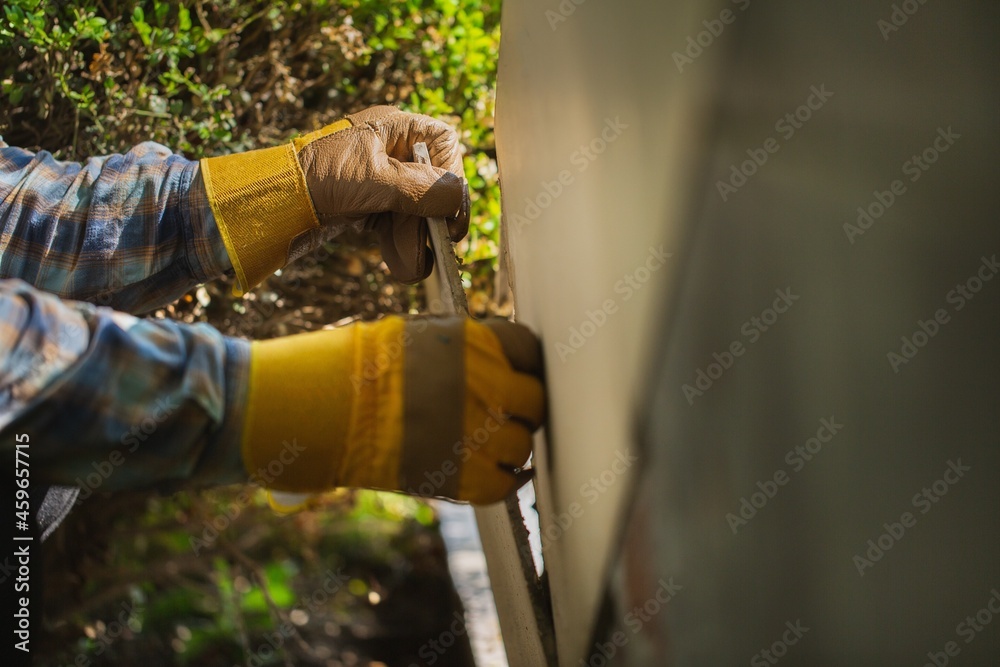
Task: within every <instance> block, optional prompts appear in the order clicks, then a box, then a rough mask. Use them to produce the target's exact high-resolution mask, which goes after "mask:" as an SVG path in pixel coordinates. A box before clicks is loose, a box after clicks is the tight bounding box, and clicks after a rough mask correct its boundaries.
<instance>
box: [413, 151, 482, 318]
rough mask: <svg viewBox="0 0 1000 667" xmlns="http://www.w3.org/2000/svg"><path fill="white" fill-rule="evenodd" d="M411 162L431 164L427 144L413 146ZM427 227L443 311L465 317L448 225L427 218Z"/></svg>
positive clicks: (465, 305) (458, 272)
mask: <svg viewBox="0 0 1000 667" xmlns="http://www.w3.org/2000/svg"><path fill="white" fill-rule="evenodd" d="M413 161H414V162H417V163H419V164H430V163H431V156H430V154H429V153H428V152H427V144H425V143H424V142H422V141H420V142H417V143H415V144H413ZM427 227H428V229H429V230H430V236H431V247H432V248H433V249H434V270H435V273H437V280H438V283H439V284H440V290H441V302H442V304H443V305H444V309H445V311H446V312H448V313H449V314H455V315H457V314H465V315H467V314H468V312H469V304H468V302H467V301H466V299H465V289H463V288H462V274H461V272H460V271H459V268H458V260H457V259H456V258H455V248H454V246H453V245H452V243H451V235H450V234H449V233H448V223H446V222H445V220H444V218H427Z"/></svg>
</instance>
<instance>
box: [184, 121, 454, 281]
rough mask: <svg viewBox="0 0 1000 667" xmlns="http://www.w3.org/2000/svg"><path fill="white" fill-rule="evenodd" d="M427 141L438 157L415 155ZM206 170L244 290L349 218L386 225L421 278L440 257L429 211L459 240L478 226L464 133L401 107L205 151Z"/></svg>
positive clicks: (401, 264) (395, 263) (407, 269)
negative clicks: (228, 149) (274, 139)
mask: <svg viewBox="0 0 1000 667" xmlns="http://www.w3.org/2000/svg"><path fill="white" fill-rule="evenodd" d="M419 141H422V142H425V143H426V144H427V150H428V152H429V153H430V157H431V163H432V165H433V166H430V165H420V164H416V163H414V162H411V160H412V151H413V144H414V143H416V142H419ZM201 171H202V176H203V179H204V182H205V189H206V192H207V194H208V199H209V203H210V204H211V207H212V212H213V213H214V214H215V218H216V222H217V224H218V226H219V230H220V232H221V234H222V238H223V241H224V243H225V244H226V250H227V252H228V253H229V257H230V260H231V261H232V263H233V268H234V269H235V271H236V277H237V280H238V282H239V288H240V289H242V290H243V291H246V290H249V289H250V288H251V287H253V286H254V285H256V284H257V283H259V282H260V281H261V280H263V279H264V278H265V277H266V276H268V275H270V274H271V273H273V272H274V271H276V270H278V269H280V268H281V267H283V266H284V265H285V264H287V263H288V262H289V261H291V260H292V259H294V258H295V257H297V256H299V255H301V254H303V253H304V252H307V251H308V250H310V249H312V248H314V247H316V246H317V245H318V244H319V243H321V242H322V241H323V240H324V239H328V238H331V237H332V236H334V235H336V234H337V233H339V232H340V231H343V230H344V229H345V228H346V227H347V226H354V227H356V228H358V229H361V228H364V229H376V230H377V231H378V233H379V241H380V245H381V247H382V254H383V258H384V259H385V261H386V264H387V265H388V266H389V269H390V270H391V271H392V273H393V274H394V275H395V276H396V277H397V278H398V279H400V280H402V281H403V282H416V281H419V280H422V279H423V278H425V277H427V275H428V274H429V273H430V270H431V266H432V264H433V254H432V253H431V251H430V250H429V249H428V248H427V229H426V222H425V221H424V220H423V218H426V217H429V216H436V217H444V218H446V219H447V220H448V228H449V231H450V232H451V237H452V239H453V240H455V241H458V240H460V239H461V238H462V237H463V236H465V234H466V232H467V231H468V227H469V190H468V184H467V183H466V181H465V175H464V169H463V166H462V155H461V149H460V144H459V139H458V135H457V134H456V133H455V131H454V130H452V129H451V127H450V126H448V125H447V124H446V123H444V122H442V121H439V120H435V119H433V118H429V117H427V116H421V115H417V114H410V113H404V112H402V111H400V110H398V109H396V108H394V107H389V106H377V107H371V108H369V109H365V110H364V111H361V112H359V113H356V114H351V115H349V116H347V117H346V118H345V119H343V120H340V121H337V122H336V123H333V124H331V125H327V126H326V127H324V128H322V129H320V130H317V131H315V132H312V133H310V134H307V135H305V136H302V137H299V138H297V139H295V140H294V141H292V142H291V143H288V144H285V145H283V146H276V147H274V148H264V149H260V150H254V151H248V152H246V153H237V154H234V155H226V156H222V157H215V158H205V159H203V160H202V161H201Z"/></svg>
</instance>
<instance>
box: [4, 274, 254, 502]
mask: <svg viewBox="0 0 1000 667" xmlns="http://www.w3.org/2000/svg"><path fill="white" fill-rule="evenodd" d="M248 348H249V346H248V344H247V343H245V342H243V341H239V340H236V339H231V338H226V337H224V336H222V335H221V334H220V333H219V332H218V331H216V330H214V329H212V328H211V327H209V326H207V325H204V324H197V325H184V324H178V323H174V322H169V321H155V320H140V319H136V318H134V317H131V316H129V315H125V314H123V313H119V312H115V311H112V310H110V309H106V308H97V307H94V306H92V305H90V304H85V303H79V302H70V301H62V300H60V299H58V298H57V297H54V296H52V295H49V294H45V293H42V292H39V291H38V290H35V289H33V288H31V287H30V286H28V285H27V284H25V283H23V282H20V281H14V280H5V281H0V451H2V452H3V453H4V457H5V458H7V457H12V456H13V450H14V444H15V439H16V437H17V435H18V434H27V436H28V437H29V438H30V442H31V450H30V451H31V463H32V474H33V477H34V476H36V475H37V477H36V479H38V480H39V481H40V482H43V483H47V484H64V485H71V486H83V487H85V488H87V489H93V488H95V487H98V486H99V487H100V488H101V490H108V491H111V490H119V489H128V488H142V487H149V486H155V485H167V486H173V485H177V484H183V485H217V484H228V483H236V482H240V481H244V482H245V481H246V479H247V474H246V472H245V470H244V466H243V463H242V458H241V455H240V443H239V438H240V429H241V425H242V421H243V410H244V405H245V402H246V384H247V373H248V363H249V349H248Z"/></svg>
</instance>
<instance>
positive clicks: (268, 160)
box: [201, 119, 351, 294]
mask: <svg viewBox="0 0 1000 667" xmlns="http://www.w3.org/2000/svg"><path fill="white" fill-rule="evenodd" d="M348 127H351V121H349V120H347V119H344V120H340V121H337V122H336V123H332V124H331V125H327V126H326V127H324V128H322V129H321V130H317V131H316V132H311V133H310V134H307V135H305V136H304V137H299V138H298V139H296V140H295V141H293V142H292V143H288V144H285V145H283V146H275V147H273V148H263V149H259V150H254V151H247V152H246V153H234V154H232V155H224V156H222V157H212V158H204V159H202V160H201V172H202V177H203V179H204V181H205V191H206V193H207V194H208V201H209V204H210V205H211V207H212V213H214V214H215V221H216V224H217V225H218V227H219V232H220V233H221V234H222V241H223V243H225V245H226V252H227V253H229V259H230V261H232V263H233V269H234V270H235V271H236V279H237V286H236V290H235V291H236V292H237V294H241V293H242V292H246V291H247V290H249V289H251V288H252V287H254V286H255V285H257V284H258V283H259V282H260V281H262V280H263V279H264V278H266V277H267V276H269V275H270V274H272V273H274V272H275V271H277V270H278V269H280V268H281V267H283V266H284V265H285V264H286V263H287V262H288V257H289V246H290V244H291V242H292V240H293V239H294V238H295V237H296V236H298V235H299V234H301V233H303V232H307V231H310V230H312V229H315V228H317V227H319V220H318V219H317V217H316V211H315V209H314V207H313V203H312V199H311V198H310V196H309V188H308V187H307V186H306V180H305V175H304V174H303V173H302V167H301V165H299V161H298V158H297V157H296V155H297V152H298V151H299V150H301V148H302V147H303V146H305V145H306V144H308V143H309V142H310V141H315V140H316V139H319V138H322V137H324V136H327V135H330V134H333V133H334V132H338V131H340V130H343V129H346V128H348Z"/></svg>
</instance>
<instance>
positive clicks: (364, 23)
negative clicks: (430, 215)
mask: <svg viewBox="0 0 1000 667" xmlns="http://www.w3.org/2000/svg"><path fill="white" fill-rule="evenodd" d="M499 4H500V3H499V0H407V1H405V2H389V1H387V0H340V1H339V2H338V1H336V0H334V1H331V0H306V1H303V2H294V1H289V0H278V1H274V2H260V1H246V0H227V1H224V2H217V3H203V2H200V1H197V2H193V1H191V0H186V1H185V2H179V3H174V2H161V1H159V0H152V1H146V2H119V1H117V0H84V1H82V2H74V3H45V2H41V1H40V0H8V1H7V2H5V3H4V5H3V17H2V18H0V50H2V53H4V56H3V57H2V59H0V94H2V95H3V97H4V98H5V101H6V103H5V104H4V105H3V111H2V112H0V134H3V135H4V136H5V138H6V139H7V141H8V142H9V143H11V144H15V145H21V146H23V147H26V148H44V149H46V150H49V151H51V152H53V153H54V154H55V155H56V156H57V157H60V158H64V159H82V158H85V157H87V156H90V155H97V154H105V153H108V152H116V151H121V150H124V149H125V148H127V147H128V146H131V145H133V144H135V143H138V142H140V141H146V140H152V141H158V142H161V143H163V144H165V145H167V146H169V147H170V148H172V149H174V150H176V151H179V152H181V153H184V154H185V155H187V156H188V157H192V158H200V157H203V156H206V155H218V154H224V153H229V152H233V151H239V150H245V149H249V148H258V147H264V146H271V145H275V144H279V143H282V142H285V141H287V140H288V139H289V138H291V137H292V136H294V135H295V134H298V133H304V132H308V131H311V130H313V129H316V128H318V127H322V126H323V125H325V124H326V123H328V122H331V121H333V120H335V119H336V118H338V117H340V116H342V115H344V114H346V113H350V112H352V111H357V110H359V109H361V108H364V107H367V106H371V105H372V104H384V103H389V104H396V105H398V106H400V107H401V108H403V109H406V110H408V111H414V112H418V113H425V114H428V115H432V116H435V117H440V118H443V119H446V120H449V121H450V122H452V123H453V124H454V125H455V126H456V127H457V128H458V129H459V130H460V132H461V135H462V138H463V142H464V144H465V147H466V149H467V154H466V159H465V168H466V176H467V177H468V179H469V182H470V185H471V187H472V189H473V202H474V203H473V210H472V225H471V233H470V236H469V239H468V241H467V242H466V244H465V245H464V246H463V247H462V248H461V250H462V251H463V252H464V255H465V257H466V259H467V261H469V262H476V261H480V262H482V261H483V260H492V259H495V257H496V256H497V238H498V233H499V224H498V223H499V201H500V200H499V190H498V186H497V175H496V163H495V153H494V141H493V129H492V118H493V99H494V96H493V90H494V83H495V78H496V53H497V47H498V43H499ZM487 267H488V268H491V267H492V263H489V264H487Z"/></svg>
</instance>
